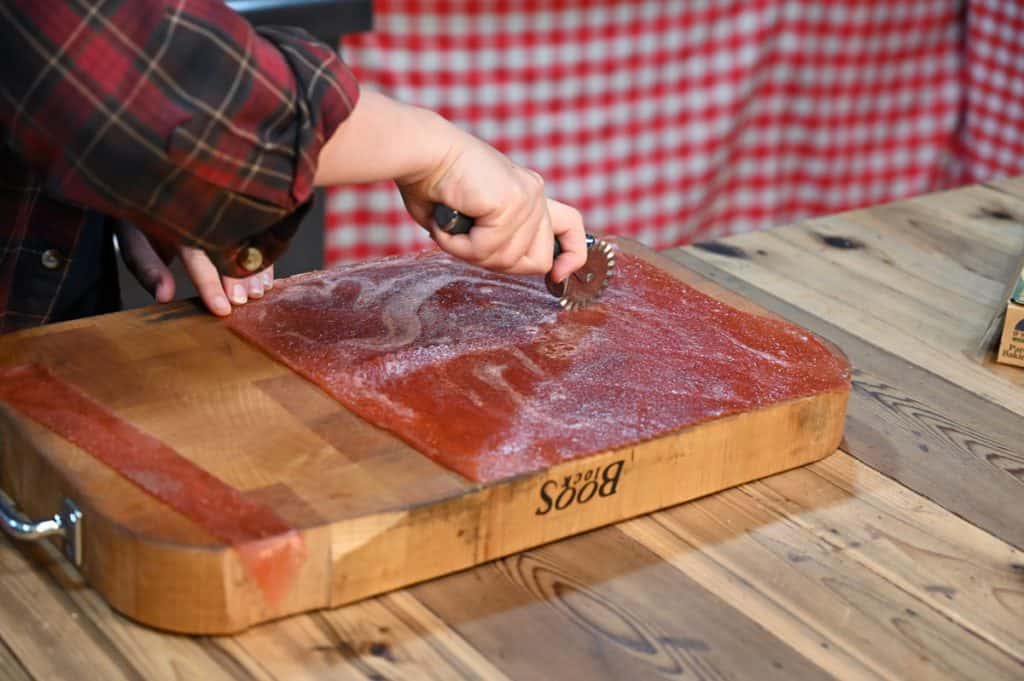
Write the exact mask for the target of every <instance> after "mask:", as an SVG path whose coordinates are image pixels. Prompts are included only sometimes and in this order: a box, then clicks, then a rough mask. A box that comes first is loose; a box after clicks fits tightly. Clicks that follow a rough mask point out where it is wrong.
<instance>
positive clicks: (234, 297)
mask: <svg viewBox="0 0 1024 681" xmlns="http://www.w3.org/2000/svg"><path fill="white" fill-rule="evenodd" d="M247 300H249V298H248V297H247V296H246V295H245V289H244V288H242V285H241V284H235V286H234V288H232V289H231V302H233V303H234V304H235V305H241V304H243V303H245V302H246V301H247Z"/></svg>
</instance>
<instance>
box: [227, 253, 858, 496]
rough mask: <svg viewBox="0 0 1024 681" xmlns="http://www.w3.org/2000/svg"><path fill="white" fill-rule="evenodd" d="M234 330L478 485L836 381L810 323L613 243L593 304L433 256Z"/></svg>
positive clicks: (843, 377)
mask: <svg viewBox="0 0 1024 681" xmlns="http://www.w3.org/2000/svg"><path fill="white" fill-rule="evenodd" d="M228 323H229V325H230V326H231V328H232V329H233V330H234V331H235V332H237V333H239V334H240V335H242V336H243V337H245V338H247V339H249V340H250V341H251V342H253V343H255V344H256V345H258V346H260V347H262V348H263V349H264V350H265V351H266V352H268V353H269V354H270V355H271V356H273V357H275V358H276V359H279V360H280V361H282V362H284V363H286V364H288V365H289V366H291V367H292V368H294V369H295V370H296V371H298V372H300V373H301V374H303V375H304V376H306V377H307V378H309V379H311V380H313V381H314V382H316V383H317V384H318V385H320V386H321V387H322V388H324V389H325V390H326V391H327V392H328V393H330V394H331V395H333V396H334V397H335V398H336V399H338V400H339V401H340V402H341V403H343V404H344V405H345V406H347V407H348V408H349V409H351V410H352V411H353V412H355V413H356V414H358V415H360V416H362V417H363V418H365V419H366V420H368V421H370V422H371V423H374V424H375V425H378V426H380V427H383V428H386V429H388V430H390V431H392V432H393V433H395V434H396V435H397V436H398V437H400V438H402V439H403V440H405V441H406V442H408V443H410V444H411V445H412V446H414V447H416V448H417V449H418V450H420V451H421V452H423V453H424V454H426V455H427V456H429V457H430V458H431V459H433V460H434V461H436V462H438V463H439V464H441V465H443V466H446V467H447V468H450V469H452V470H454V471H456V472H458V473H460V474H462V475H463V476H465V477H467V478H470V479H472V480H477V481H481V482H488V481H493V480H498V479H501V478H505V477H508V476H512V475H517V474H521V473H526V472H530V471H534V470H538V469H542V468H546V467H548V466H550V465H552V464H554V463H558V462H560V461H564V460H567V459H572V458H576V457H580V456H585V455H588V454H593V453H596V452H601V451H607V450H610V449H615V448H618V447H622V446H626V445H630V444H634V443H637V442H640V441H643V440H648V439H651V438H654V437H657V436H659V435H662V434H665V433H668V432H672V431H676V430H679V429H682V428H685V427H687V426H692V425H695V424H698V423H701V422H704V421H708V420H710V419H714V418H718V417H722V416H727V415H730V414H735V413H738V412H743V411H749V410H753V409H757V408H762V407H766V406H769V405H772V404H774V403H778V402H782V401H786V400H790V399H795V398H798V397H804V396H808V395H813V394H818V393H821V392H827V391H830V390H839V389H845V386H846V385H847V384H848V382H849V367H848V365H847V364H846V362H845V360H843V359H842V358H839V357H837V356H836V355H835V354H834V353H833V352H831V351H830V350H829V349H827V348H826V347H825V346H824V345H823V344H822V343H821V342H820V341H819V340H818V339H816V338H815V337H813V336H812V335H811V334H809V333H808V332H807V331H805V330H803V329H801V328H799V327H797V326H794V325H792V324H787V323H785V322H780V321H777V320H771V319H767V318H763V317H757V316H754V315H751V314H748V313H744V312H740V311H738V310H736V309H734V308H731V307H729V306H727V305H725V304H723V303H721V302H719V301H717V300H715V299H713V298H711V297H709V296H707V295H705V294H703V293H701V292H699V291H697V290H696V289H694V288H692V287H689V286H687V285H685V284H683V283H682V282H680V281H678V280H677V279H675V278H673V277H671V276H670V275H668V274H666V273H665V272H663V271H661V270H659V269H658V268H656V267H655V266H653V265H651V264H650V263H648V262H646V261H644V260H642V259H640V258H636V257H632V256H629V255H625V254H619V256H618V263H617V272H616V278H615V280H614V282H613V285H612V286H611V287H610V288H609V289H608V290H607V292H606V294H605V297H604V298H603V299H602V302H601V303H600V304H598V305H597V306H594V307H591V308H589V309H586V310H581V311H572V312H565V311H561V310H560V309H559V308H558V305H557V302H556V301H555V299H554V298H552V297H551V295H550V294H549V293H548V292H547V291H546V290H545V288H544V285H543V282H542V281H541V280H540V279H539V278H529V277H515V276H508V275H500V274H494V273H491V272H487V271H485V270H482V269H479V268H475V267H472V266H469V265H466V264H464V263H461V262H458V261H456V260H453V259H452V258H450V257H449V256H446V255H444V254H440V253H429V254H419V255H412V256H402V257H397V258H390V259H386V260H378V261H375V262H369V263H364V264H358V265H350V266H344V267H338V268H335V269H332V270H328V271H325V272H317V273H312V274H307V275H300V276H297V277H292V278H290V279H288V280H285V281H283V282H280V283H279V284H278V285H277V286H275V289H274V290H273V291H271V292H270V293H269V294H268V295H267V296H266V297H265V298H264V299H263V300H261V301H257V302H255V303H250V304H249V305H247V306H245V307H243V308H240V309H238V310H236V311H235V312H234V314H233V315H232V316H231V317H230V319H229V322H228Z"/></svg>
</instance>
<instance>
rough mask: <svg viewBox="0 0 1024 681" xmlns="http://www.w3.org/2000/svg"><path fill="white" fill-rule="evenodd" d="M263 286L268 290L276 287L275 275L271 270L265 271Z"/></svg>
mask: <svg viewBox="0 0 1024 681" xmlns="http://www.w3.org/2000/svg"><path fill="white" fill-rule="evenodd" d="M263 288H265V289H267V290H268V291H269V290H270V289H272V288H274V277H273V276H272V275H271V274H270V272H264V273H263Z"/></svg>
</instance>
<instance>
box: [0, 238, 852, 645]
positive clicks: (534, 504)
mask: <svg viewBox="0 0 1024 681" xmlns="http://www.w3.org/2000/svg"><path fill="white" fill-rule="evenodd" d="M620 247H621V248H622V249H623V250H624V251H626V252H629V253H632V254H634V255H638V256H639V257H643V258H645V259H647V260H649V261H650V262H652V263H654V264H656V265H657V266H658V267H660V268H662V269H663V270H665V271H667V272H669V273H671V274H672V275H673V276H675V277H677V278H679V279H681V280H683V281H684V282H686V283H688V284H690V285H691V286H694V287H695V288H698V289H700V290H702V291H704V292H705V293H708V294H709V295H712V296H714V297H716V298H718V299H720V300H722V301H724V302H726V303H728V304H730V305H733V306H734V307H737V308H740V309H743V310H746V311H750V312H754V313H757V314H765V315H767V313H766V312H764V311H763V310H761V309H760V308H758V307H756V306H755V305H753V304H752V303H750V302H749V301H746V300H745V299H742V298H740V297H738V296H736V295H734V294H731V293H729V292H728V291H726V290H724V289H722V288H720V287H718V286H717V285H715V284H713V283H712V282H710V281H708V280H706V279H704V278H702V277H700V276H699V275H697V274H695V273H694V272H691V271H689V270H686V269H684V268H682V267H680V266H679V265H677V264H675V263H673V262H671V261H669V260H667V259H665V258H661V257H660V256H657V255H655V254H654V253H652V252H651V251H649V250H647V249H645V248H643V247H641V246H639V245H637V244H634V243H632V242H625V241H623V242H620ZM834 352H836V353H837V354H838V350H834ZM26 362H39V363H42V364H45V365H47V366H49V367H50V368H51V369H52V371H53V373H54V374H56V375H57V376H59V377H60V378H62V379H64V380H66V381H67V382H69V383H72V384H74V385H76V386H79V387H80V388H81V389H82V390H84V391H85V392H86V393H88V395H90V396H91V397H92V398H94V399H95V400H97V401H98V402H100V403H101V404H102V405H103V406H104V407H105V408H107V409H109V410H110V411H112V412H113V413H115V414H116V415H117V416H119V417H120V418H122V419H124V420H126V421H128V422H130V423H131V424H134V425H135V426H137V427H138V428H139V429H141V430H142V431H144V432H146V433H149V434H151V435H153V436H155V437H156V438H159V439H160V440H162V441H163V442H164V443H166V444H168V445H169V446H170V447H172V448H174V449H175V450H176V451H177V452H178V453H180V454H181V455H182V456H184V457H186V458H187V459H188V460H189V461H190V462H192V463H193V464H195V465H197V466H198V467H199V468H201V469H203V470H204V471H206V472H208V473H210V474H212V476H213V477H214V478H216V479H217V480H218V481H219V482H221V483H223V484H224V485H225V486H227V487H228V488H230V489H232V491H237V493H238V494H240V495H241V496H242V497H244V498H245V499H246V500H248V501H251V502H254V503H255V504H258V505H262V506H265V507H268V508H270V509H272V510H273V512H275V513H276V515H277V516H278V517H279V518H281V519H283V521H284V522H285V523H287V524H288V526H290V527H292V528H294V529H295V530H296V531H297V537H300V538H301V545H302V560H301V561H300V563H298V564H295V565H292V566H291V568H289V574H288V575H287V584H286V585H285V588H284V589H279V590H276V591H275V592H274V593H270V592H268V590H267V588H266V584H265V583H263V582H260V580H258V579H253V573H252V569H251V564H249V563H247V562H246V560H245V559H244V557H243V555H244V554H247V547H245V546H238V545H235V546H232V545H231V544H230V543H226V542H224V541H222V540H219V539H217V538H216V537H215V536H214V535H213V534H211V532H210V531H209V529H208V528H204V526H202V525H201V524H197V523H196V522H194V521H193V520H190V519H189V518H188V517H186V516H185V515H182V514H181V513H179V512H177V511H176V510H175V509H174V508H172V507H169V506H168V505H167V504H165V503H163V502H161V501H160V500H158V499H157V498H155V497H154V496H152V495H150V494H147V493H146V492H144V491H142V489H140V488H139V487H138V486H136V485H134V484H132V483H131V482H129V481H128V480H127V479H125V478H124V477H123V476H121V475H119V474H118V473H117V472H116V471H114V470H112V469H111V468H110V467H108V466H107V465H106V464H104V463H103V462H102V461H101V460H100V459H98V458H96V457H94V456H93V455H91V454H89V453H88V452H86V451H83V450H82V449H80V448H79V447H77V446H75V445H73V444H71V443H70V442H68V441H67V440H64V439H62V438H61V437H59V436H57V435H55V434H54V433H52V432H50V431H48V430H47V429H46V428H44V427H42V426H40V425H39V424H38V423H36V422H35V421H33V420H30V419H28V418H26V417H25V416H23V415H22V414H21V413H20V412H18V411H15V410H13V409H11V408H9V407H8V406H6V405H4V404H3V403H0V489H3V490H5V491H6V492H7V493H8V494H9V495H10V496H11V497H12V498H13V499H14V500H15V501H16V502H17V503H18V504H19V505H20V507H21V508H22V509H23V510H24V512H25V513H26V514H27V515H29V516H32V517H50V516H52V515H53V513H54V512H55V511H56V510H57V509H58V508H59V506H60V504H61V503H62V500H63V499H65V498H68V499H71V500H73V501H74V502H75V503H76V504H77V505H78V507H79V508H80V509H81V510H82V512H83V514H84V518H83V521H82V525H81V527H82V564H81V567H80V569H81V571H82V573H83V575H84V576H85V577H86V579H87V580H88V581H89V582H90V583H91V584H92V586H93V587H94V588H95V589H96V590H97V591H98V592H99V593H101V594H102V595H103V596H104V597H105V598H106V599H107V600H108V601H109V602H110V604H111V605H112V606H113V607H114V608H116V609H117V610H119V611H121V612H122V613H124V614H125V615H127V616H129V617H131V618H133V619H136V620H138V621H140V622H143V623H146V624H149V625H152V626H155V627H159V628H162V629H168V630H173V631H180V632H188V633H230V632H235V631H238V630H241V629H244V628H245V627H248V626H250V625H252V624H255V623H258V622H262V621H265V620H268V619H272V618H276V617H281V616H284V615H288V614H290V613H296V612H300V611H304V610H311V609H316V608H324V607H332V606H338V605H341V604H344V603H348V602H351V601H354V600H357V599H360V598H364V597H367V596H370V595H373V594H377V593H381V592H383V591H387V590H389V589H394V588H397V587H401V586H404V585H408V584H411V583H414V582H417V581H421V580H425V579H429V578H432V577H436V576H438V575H442V574H446V573H449V572H452V571H456V570H460V569H463V568H466V567H470V566H472V565H476V564H478V563H481V562H485V561H488V560H492V559H494V558H497V557H500V556H505V555H508V554H511V553H515V552H518V551H522V550H525V549H528V548H530V547H533V546H537V545H539V544H543V543H545V542H550V541H553V540H557V539H560V538H563V537H567V536H570V535H573V534H576V533H579V532H583V531H585V530H589V529H592V528H595V527H599V526H602V525H606V524H609V523H614V522H617V521H620V520H623V519H625V518H629V517H632V516H636V515H639V514H643V513H648V512H651V511H654V510H656V509H659V508H663V507H665V506H669V505H672V504H677V503H680V502H683V501H687V500H689V499H694V498H696V497H700V496H703V495H706V494H710V493H713V492H717V491H719V490H722V489H724V488H727V487H731V486H734V485H737V484H740V483H743V482H747V481H749V480H752V479H756V478H759V477H763V476H767V475H771V474H774V473H777V472H780V471H783V470H787V469H789V468H793V467H796V466H800V465H803V464H807V463H810V462H812V461H815V460H817V459H820V458H822V457H824V456H826V455H828V454H830V453H831V452H833V451H834V450H835V449H836V447H837V446H838V445H839V441H840V439H841V437H842V431H843V422H844V418H845V412H846V403H847V397H848V394H849V386H848V385H847V386H846V387H845V388H844V389H842V390H838V391H835V392H826V393H821V394H817V395H814V396H811V397H805V398H800V399H796V400H790V401H785V402H780V403H776V404H773V405H771V406H768V407H765V408H762V409H758V410H755V411H749V412H745V413H742V414H738V415H734V416H729V417H724V418H719V419H716V420H713V421H709V422H706V423H703V424H700V425H697V426H693V427H690V428H686V429H684V430H681V431H678V432H675V433H672V434H669V435H667V436H664V437H660V438H657V439H654V440H650V441H647V442H643V443H641V444H637V445H635V446H631V447H626V448H622V449H620V450H616V451H607V452H601V453H599V454H595V455H592V456H588V457H584V458H580V459H576V460H572V461H568V462H565V463H561V464H558V465H555V466H553V467H551V468H549V469H547V470H543V471H539V472H536V473H531V474H524V475H520V476H516V477H512V478H507V479H502V480H498V481H495V482H492V483H488V484H481V483H475V482H472V481H469V480H467V479H465V478H462V477H461V476H459V475H457V474H455V473H453V472H450V471H449V470H447V469H445V468H442V467H440V466H438V465H437V464H435V463H433V462H432V461H430V460H429V459H427V458H426V457H424V456H423V455H421V454H420V453H419V452H417V451H415V450H414V449H412V448H411V447H409V446H408V445H406V444H405V443H403V442H402V441H400V440H398V439H397V438H395V437H394V436H392V435H391V434H389V433H387V432H385V431H382V430H380V429H377V428H375V427H373V426H371V425H369V424H368V423H366V422H365V421H363V420H361V419H359V418H357V417H355V416H354V415H352V414H351V413H349V412H348V411H346V410H345V409H344V408H343V407H342V406H341V405H340V404H339V403H337V402H336V401H335V400H333V399H332V398H330V397H329V396H327V395H326V394H325V393H323V392H322V391H321V390H320V389H319V388H317V387H316V386H314V385H313V384H311V383H309V382H307V381H306V380H305V379H303V378H301V377H300V376H298V375H296V374H294V373H293V372H292V371H290V370H289V369H288V368H286V367H285V366H283V365H281V364H279V363H277V362H275V361H274V360H272V359H270V358H269V357H268V356H267V355H265V354H263V353H262V352H261V351H259V350H258V349H256V348H254V347H252V346H250V345H248V344H247V343H246V342H244V341H243V340H241V339H240V338H238V337H237V336H235V335H234V334H232V333H231V332H230V331H229V330H228V329H227V328H225V327H224V325H223V324H222V323H221V322H220V321H218V320H217V319H215V318H213V317H212V316H210V315H208V314H205V313H204V312H203V311H202V310H201V309H200V308H199V307H198V306H197V305H196V304H195V303H194V302H186V303H179V304H174V305H164V306H153V307H149V308H145V309H141V310H135V311H130V312H123V313H119V314H113V315H106V316H102V317H95V318H91V319H87V320H80V321H76V322H69V323H63V324H55V325H52V326H48V327H43V328H39V329H33V330H29V331H24V332H19V333H16V334H11V335H8V336H4V337H0V367H2V366H10V365H16V364H22V363H26ZM248 548H251V547H248ZM257 549H258V547H257ZM251 553H252V552H251V551H248V555H251Z"/></svg>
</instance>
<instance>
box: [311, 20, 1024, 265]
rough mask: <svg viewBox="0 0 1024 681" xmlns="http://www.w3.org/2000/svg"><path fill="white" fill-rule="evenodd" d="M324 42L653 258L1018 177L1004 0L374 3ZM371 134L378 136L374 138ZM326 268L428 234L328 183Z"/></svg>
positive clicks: (1018, 60)
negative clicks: (357, 21) (337, 40)
mask: <svg viewBox="0 0 1024 681" xmlns="http://www.w3.org/2000/svg"><path fill="white" fill-rule="evenodd" d="M374 15H375V16H374V23H375V27H374V30H373V31H372V32H370V33H365V34H360V35H355V36H350V37H346V38H345V41H344V45H343V52H344V56H345V58H346V60H347V61H348V62H349V63H350V64H351V65H352V66H353V68H354V69H355V70H356V73H357V75H358V76H359V78H360V80H361V82H362V83H363V84H364V86H366V87H371V88H374V89H378V90H381V91H383V92H386V93H388V94H390V95H393V96H395V97H397V98H399V99H402V100H404V101H408V102H412V103H416V104H419V105H422V106H425V107H429V108H432V109H435V110H437V111H439V112H440V113H442V114H443V115H445V116H446V117H448V118H449V119H451V120H454V121H456V122H457V123H459V124H460V125H463V126H464V127H465V128H467V129H469V130H471V131H472V132H474V133H475V134H477V135H479V136H480V137H482V138H484V139H486V140H488V141H489V142H490V143H491V144H493V145H494V146H496V147H498V148H499V149H501V150H502V151H504V152H505V153H507V154H509V155H510V156H511V157H512V158H513V159H515V160H516V161H517V162H519V163H521V164H523V165H526V166H529V167H531V168H534V169H536V170H538V171H539V172H541V173H542V174H543V175H544V176H545V179H546V180H547V186H548V188H549V192H550V195H552V196H554V197H555V198H558V199H560V200H563V201H566V202H568V203H571V204H573V205H575V206H576V207H578V208H579V209H580V210H581V211H582V212H583V215H584V218H585V220H586V223H587V227H588V229H589V230H591V231H593V232H597V233H602V234H604V233H611V234H622V235H629V236H632V237H635V238H638V239H640V240H641V241H643V242H644V243H647V244H648V245H651V246H654V247H657V248H662V247H668V246H674V245H678V244H681V243H686V242H689V241H693V240H699V239H708V238H713V237H716V236H721V235H725V234H730V233H734V232H738V231H746V230H753V229H761V228H765V227H769V226H771V225H776V224H781V223H787V222H791V221H794V220H796V219H799V218H801V217H805V216H811V215H816V214H822V213H831V212H836V211H840V210H843V209H847V208H852V207H858V206H863V205H867V204H872V203H878V202H883V201H889V200H892V199H896V198H900V197H904V196H907V195H912V194H917V193H920V192H924V191H927V190H931V189H936V188H941V187H945V186H951V185H954V184H958V183H962V182H968V181H976V180H980V179H984V178H988V177H990V176H992V175H994V174H1019V173H1024V3H1022V2H1020V1H1019V0H1002V1H1000V0H977V1H974V0H972V1H971V2H969V4H968V5H967V6H964V5H962V4H960V3H957V2H953V1H952V0H895V1H894V0H883V1H877V2H876V1H852V0H851V1H847V2H829V1H828V0H742V1H735V2H731V1H726V0H710V1H708V0H705V1H697V0H685V1H672V2H654V1H647V2H627V1H625V0H620V1H613V0H603V1H602V0H589V1H588V0H547V1H541V0H486V1H485V0H434V1H429V0H378V1H377V2H375V3H374ZM381 143H382V144H386V143H387V141H386V140H381ZM327 212H328V220H327V225H328V233H327V237H326V238H327V242H326V245H327V257H328V261H329V262H338V261H341V260H353V259H362V258H366V257H368V256H377V255H385V254H393V253H401V252H406V251H409V250H418V249H420V248H422V247H423V246H424V245H426V244H428V243H429V240H428V238H427V236H426V234H425V232H423V230H422V229H421V228H420V227H419V226H417V225H416V224H415V223H413V222H412V220H411V219H409V218H408V216H407V215H406V214H405V211H404V209H403V207H402V204H401V201H400V199H399V196H398V193H397V191H396V190H395V189H394V187H393V185H390V184H382V185H374V186H368V187H359V188H345V189H337V190H333V191H332V192H331V193H330V195H329V203H328V210H327Z"/></svg>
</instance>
